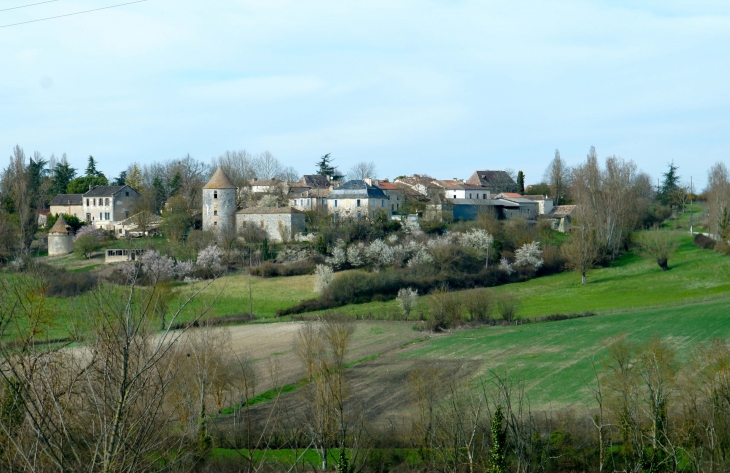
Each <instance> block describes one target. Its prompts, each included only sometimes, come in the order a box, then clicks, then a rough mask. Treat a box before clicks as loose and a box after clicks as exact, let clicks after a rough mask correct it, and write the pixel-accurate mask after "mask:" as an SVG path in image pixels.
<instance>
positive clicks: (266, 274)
mask: <svg viewBox="0 0 730 473" xmlns="http://www.w3.org/2000/svg"><path fill="white" fill-rule="evenodd" d="M318 264H324V258H323V257H322V256H321V255H316V256H313V257H311V258H308V259H305V260H301V261H295V262H293V263H272V262H270V261H265V262H264V263H263V264H261V265H260V266H256V267H253V268H251V274H253V275H254V276H261V277H263V278H275V277H277V276H300V275H303V274H312V273H313V272H314V268H316V267H317V265H318Z"/></svg>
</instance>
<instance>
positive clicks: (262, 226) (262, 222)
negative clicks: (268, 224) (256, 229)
mask: <svg viewBox="0 0 730 473" xmlns="http://www.w3.org/2000/svg"><path fill="white" fill-rule="evenodd" d="M261 228H264V221H263V220H261Z"/></svg>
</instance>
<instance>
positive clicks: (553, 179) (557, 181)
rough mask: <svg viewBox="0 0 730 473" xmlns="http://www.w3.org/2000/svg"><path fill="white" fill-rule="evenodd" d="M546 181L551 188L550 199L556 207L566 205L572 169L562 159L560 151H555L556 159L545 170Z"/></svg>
mask: <svg viewBox="0 0 730 473" xmlns="http://www.w3.org/2000/svg"><path fill="white" fill-rule="evenodd" d="M544 179H545V182H546V183H547V184H548V186H549V187H550V197H552V199H553V201H554V202H555V205H562V204H564V203H565V201H566V198H567V194H568V188H569V187H570V168H568V166H567V165H566V164H565V162H564V161H563V159H562V158H561V157H560V151H559V150H557V149H556V150H555V157H554V158H553V160H552V161H551V162H550V164H549V165H548V168H547V169H546V170H545V177H544Z"/></svg>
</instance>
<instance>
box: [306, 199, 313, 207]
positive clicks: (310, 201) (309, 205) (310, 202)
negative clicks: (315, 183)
mask: <svg viewBox="0 0 730 473" xmlns="http://www.w3.org/2000/svg"><path fill="white" fill-rule="evenodd" d="M311 206H312V199H307V207H311Z"/></svg>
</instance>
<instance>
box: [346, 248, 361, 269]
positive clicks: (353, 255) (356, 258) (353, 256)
mask: <svg viewBox="0 0 730 473" xmlns="http://www.w3.org/2000/svg"><path fill="white" fill-rule="evenodd" d="M347 262H348V263H349V264H350V266H352V267H353V268H357V267H358V266H362V265H363V260H362V255H361V253H360V248H359V247H358V246H356V245H350V246H349V247H347Z"/></svg>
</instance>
